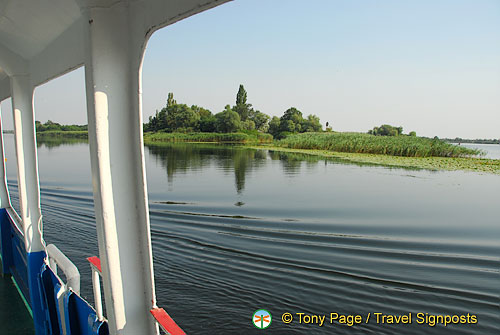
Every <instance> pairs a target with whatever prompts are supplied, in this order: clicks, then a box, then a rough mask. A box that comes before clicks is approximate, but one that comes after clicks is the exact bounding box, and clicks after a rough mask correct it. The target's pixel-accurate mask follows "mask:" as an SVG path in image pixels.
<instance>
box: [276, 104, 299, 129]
mask: <svg viewBox="0 0 500 335" xmlns="http://www.w3.org/2000/svg"><path fill="white" fill-rule="evenodd" d="M303 124H304V118H303V117H302V112H301V111H299V110H298V109H297V108H295V107H290V108H288V109H287V110H286V111H285V113H283V116H282V117H281V118H280V130H281V131H287V132H291V133H293V132H298V133H300V132H301V131H302V125H303Z"/></svg>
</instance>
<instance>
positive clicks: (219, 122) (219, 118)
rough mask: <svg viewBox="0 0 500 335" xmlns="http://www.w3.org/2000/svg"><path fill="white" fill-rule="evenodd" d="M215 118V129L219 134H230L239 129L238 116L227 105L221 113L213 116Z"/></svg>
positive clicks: (239, 121)
mask: <svg viewBox="0 0 500 335" xmlns="http://www.w3.org/2000/svg"><path fill="white" fill-rule="evenodd" d="M215 118H216V122H215V126H216V129H217V131H218V132H220V133H232V132H235V131H238V130H239V129H241V119H240V116H239V115H238V113H236V112H235V111H233V110H232V109H231V107H230V106H229V105H226V107H225V109H224V110H223V111H222V112H220V113H217V114H215Z"/></svg>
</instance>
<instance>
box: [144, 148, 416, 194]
mask: <svg viewBox="0 0 500 335" xmlns="http://www.w3.org/2000/svg"><path fill="white" fill-rule="evenodd" d="M146 147H147V148H148V150H149V153H150V154H152V155H153V156H154V157H155V159H156V161H157V162H159V163H160V164H161V166H162V167H163V168H164V170H165V171H166V173H167V178H168V182H169V184H170V185H171V184H172V183H173V181H174V176H175V175H176V174H186V173H189V172H193V171H201V170H203V169H206V168H208V167H210V166H212V165H213V164H215V165H216V167H217V168H218V169H221V170H223V171H225V172H227V173H234V184H235V188H236V191H237V193H238V194H241V193H242V192H243V191H244V189H245V180H246V177H247V175H248V174H249V173H251V172H253V171H256V170H259V169H263V168H265V167H266V166H267V164H268V161H277V162H279V164H280V165H281V167H282V170H283V172H284V174H285V175H287V176H290V177H293V176H296V175H299V174H300V173H301V172H302V171H301V170H302V168H303V167H305V168H306V169H307V170H311V169H314V168H315V167H317V166H318V164H319V163H323V165H327V164H332V163H334V164H343V165H354V166H377V164H371V163H358V162H348V161H345V160H342V159H338V158H325V157H320V156H315V155H308V154H302V153H295V152H282V151H274V150H266V149H265V147H263V149H254V148H248V147H245V146H241V145H228V144H193V143H161V144H148V145H146ZM393 168H395V169H401V168H402V169H406V170H419V169H415V168H408V167H393Z"/></svg>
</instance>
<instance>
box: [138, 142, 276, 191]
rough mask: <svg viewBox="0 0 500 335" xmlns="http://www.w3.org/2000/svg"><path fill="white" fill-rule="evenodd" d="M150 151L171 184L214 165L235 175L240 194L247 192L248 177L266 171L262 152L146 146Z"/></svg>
mask: <svg viewBox="0 0 500 335" xmlns="http://www.w3.org/2000/svg"><path fill="white" fill-rule="evenodd" d="M147 148H148V150H149V153H151V154H152V155H153V156H154V157H155V158H156V161H157V162H159V163H160V164H161V165H162V166H163V167H164V169H165V171H166V173H167V178H168V182H169V183H172V182H173V179H174V176H175V174H178V173H187V172H189V171H198V170H201V169H204V168H207V167H209V166H210V165H212V164H215V165H216V166H217V168H219V169H221V170H223V171H225V172H227V173H231V172H233V173H234V184H235V188H236V191H237V192H238V194H240V193H242V192H243V190H244V189H245V178H246V176H247V174H248V173H250V172H251V171H253V170H256V169H259V168H261V167H263V166H264V165H265V161H266V159H267V153H266V152H265V151H263V150H256V149H252V148H244V147H241V146H232V145H214V144H197V145H193V144H190V143H172V144H160V145H147Z"/></svg>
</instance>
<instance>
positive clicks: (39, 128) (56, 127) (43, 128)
mask: <svg viewBox="0 0 500 335" xmlns="http://www.w3.org/2000/svg"><path fill="white" fill-rule="evenodd" d="M35 127H36V132H37V133H41V132H47V131H51V132H58V131H70V132H86V131H87V130H88V127H87V125H76V124H72V125H61V124H59V123H56V122H52V121H50V120H48V121H47V122H45V123H41V122H40V121H35Z"/></svg>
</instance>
